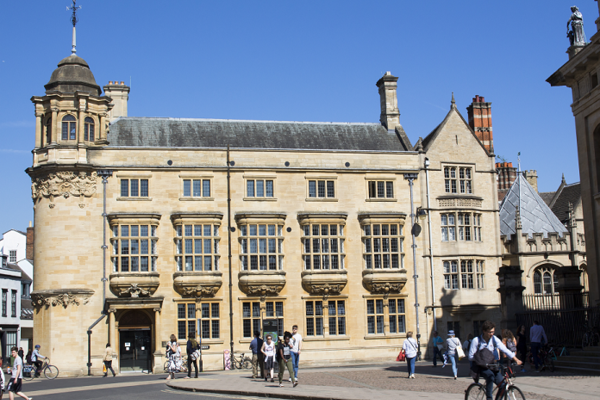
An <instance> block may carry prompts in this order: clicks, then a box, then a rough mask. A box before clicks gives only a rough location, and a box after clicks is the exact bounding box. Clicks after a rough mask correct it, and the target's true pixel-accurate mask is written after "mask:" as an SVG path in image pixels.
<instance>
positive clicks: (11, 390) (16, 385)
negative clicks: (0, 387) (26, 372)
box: [6, 347, 32, 400]
mask: <svg viewBox="0 0 600 400" xmlns="http://www.w3.org/2000/svg"><path fill="white" fill-rule="evenodd" d="M18 351H19V349H18V348H17V347H13V348H12V349H11V354H12V356H13V357H14V359H15V361H14V363H13V366H12V369H11V378H10V381H9V382H8V387H7V388H6V390H7V391H8V397H9V398H10V400H14V398H15V393H16V394H17V395H18V396H21V397H22V398H24V399H25V400H31V399H32V398H31V397H27V395H26V394H25V393H23V392H21V382H22V381H23V359H22V358H21V357H19V353H18Z"/></svg>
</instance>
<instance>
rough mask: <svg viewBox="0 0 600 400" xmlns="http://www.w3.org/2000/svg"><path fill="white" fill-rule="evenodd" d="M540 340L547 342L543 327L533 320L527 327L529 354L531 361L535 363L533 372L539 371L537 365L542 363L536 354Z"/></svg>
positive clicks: (540, 343) (539, 346)
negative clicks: (531, 324)
mask: <svg viewBox="0 0 600 400" xmlns="http://www.w3.org/2000/svg"><path fill="white" fill-rule="evenodd" d="M542 340H544V343H548V337H547V336H546V331H544V327H543V326H541V325H540V323H539V322H537V321H533V326H532V327H531V329H529V343H531V354H532V355H533V363H534V364H535V372H539V369H538V368H539V366H540V364H541V363H542V360H541V359H540V356H539V355H538V353H539V351H540V348H541V347H542Z"/></svg>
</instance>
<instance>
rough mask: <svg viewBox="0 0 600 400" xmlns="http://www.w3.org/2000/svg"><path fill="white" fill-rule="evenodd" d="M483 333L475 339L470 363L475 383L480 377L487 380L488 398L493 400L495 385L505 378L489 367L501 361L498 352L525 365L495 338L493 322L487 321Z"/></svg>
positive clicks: (483, 325)
mask: <svg viewBox="0 0 600 400" xmlns="http://www.w3.org/2000/svg"><path fill="white" fill-rule="evenodd" d="M481 331H482V334H481V336H478V337H476V338H474V339H473V341H472V342H471V348H470V349H469V361H472V363H471V375H472V376H473V379H474V380H475V382H477V381H478V380H479V377H480V376H482V377H483V378H485V381H486V398H487V399H488V400H492V393H493V391H494V383H496V384H497V385H499V384H500V383H502V380H503V377H502V374H501V373H500V372H499V371H492V370H491V369H489V368H488V367H487V365H488V364H492V363H494V362H495V361H496V360H499V359H500V357H499V353H498V350H500V351H502V352H503V353H504V354H506V356H507V357H508V358H509V359H512V360H514V361H515V362H516V363H517V365H522V364H523V363H522V362H521V360H519V359H518V358H517V356H516V355H515V353H513V352H512V351H510V350H509V349H508V348H506V346H505V345H504V344H503V343H502V341H501V340H500V339H498V338H497V337H496V336H494V333H495V332H496V325H495V324H494V323H493V322H491V321H485V322H484V323H483V324H482V325H481Z"/></svg>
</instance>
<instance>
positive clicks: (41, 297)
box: [31, 289, 94, 308]
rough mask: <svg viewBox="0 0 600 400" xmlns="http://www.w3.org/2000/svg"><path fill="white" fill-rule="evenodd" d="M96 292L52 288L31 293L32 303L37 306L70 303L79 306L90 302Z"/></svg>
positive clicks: (66, 304) (65, 304) (54, 305)
mask: <svg viewBox="0 0 600 400" xmlns="http://www.w3.org/2000/svg"><path fill="white" fill-rule="evenodd" d="M93 294H94V291H93V290H91V289H51V290H36V291H33V292H32V293H31V303H32V305H33V306H34V307H35V308H40V307H46V308H48V307H50V306H52V307H56V306H63V307H64V308H67V306H69V305H74V306H79V305H85V304H87V303H88V301H89V299H90V297H91V296H92V295H93Z"/></svg>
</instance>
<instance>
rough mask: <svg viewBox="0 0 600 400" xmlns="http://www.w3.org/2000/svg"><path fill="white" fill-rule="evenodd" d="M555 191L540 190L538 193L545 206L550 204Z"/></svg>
mask: <svg viewBox="0 0 600 400" xmlns="http://www.w3.org/2000/svg"><path fill="white" fill-rule="evenodd" d="M555 194H556V192H540V193H539V195H540V197H541V198H542V200H544V203H546V205H547V206H550V203H551V202H552V199H553V198H554V195H555Z"/></svg>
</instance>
